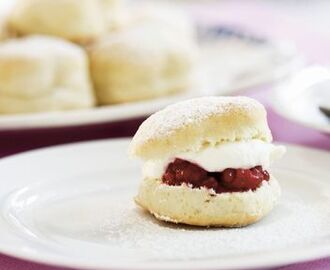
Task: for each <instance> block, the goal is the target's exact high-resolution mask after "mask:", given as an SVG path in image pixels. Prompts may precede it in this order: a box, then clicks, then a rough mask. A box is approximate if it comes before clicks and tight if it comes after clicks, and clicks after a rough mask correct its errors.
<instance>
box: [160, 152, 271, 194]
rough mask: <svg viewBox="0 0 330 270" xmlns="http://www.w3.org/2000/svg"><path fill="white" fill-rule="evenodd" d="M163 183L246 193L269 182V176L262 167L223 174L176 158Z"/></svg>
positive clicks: (227, 170)
mask: <svg viewBox="0 0 330 270" xmlns="http://www.w3.org/2000/svg"><path fill="white" fill-rule="evenodd" d="M162 180H163V183H165V184H167V185H170V186H180V185H181V184H183V183H186V184H187V185H191V186H192V187H193V188H200V187H205V188H208V189H213V190H214V191H215V192H216V193H224V192H244V191H248V190H256V189H257V188H258V187H259V186H260V185H261V183H262V181H264V180H265V181H268V180H269V174H268V172H267V171H266V170H263V169H262V167H261V166H256V167H254V168H251V169H230V168H229V169H225V170H224V171H222V172H208V171H206V170H204V169H203V168H201V167H200V166H198V165H197V164H194V163H191V162H189V161H187V160H183V159H179V158H176V159H175V160H174V161H173V162H171V163H170V164H169V165H168V166H167V169H166V171H165V173H164V175H163V177H162Z"/></svg>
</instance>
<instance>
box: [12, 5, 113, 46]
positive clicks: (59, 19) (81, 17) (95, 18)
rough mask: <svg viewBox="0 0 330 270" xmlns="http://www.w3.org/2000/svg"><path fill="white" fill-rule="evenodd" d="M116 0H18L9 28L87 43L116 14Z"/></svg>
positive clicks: (102, 29) (105, 28)
mask: <svg viewBox="0 0 330 270" xmlns="http://www.w3.org/2000/svg"><path fill="white" fill-rule="evenodd" d="M117 2H119V0H19V1H18V3H17V4H16V6H15V7H14V9H13V12H12V14H11V16H10V27H11V28H12V29H13V30H14V31H16V32H17V33H18V34H20V35H28V34H46V35H54V36H58V37H62V38H65V39H69V40H71V41H75V42H79V43H87V42H90V41H93V40H95V39H96V38H98V37H99V36H101V35H103V34H104V33H106V31H107V29H108V28H109V27H108V24H111V22H109V20H111V18H114V19H115V18H116V16H117V15H116V13H117V9H118V8H117V5H116V3H117ZM112 13H113V14H112ZM112 15H113V16H112Z"/></svg>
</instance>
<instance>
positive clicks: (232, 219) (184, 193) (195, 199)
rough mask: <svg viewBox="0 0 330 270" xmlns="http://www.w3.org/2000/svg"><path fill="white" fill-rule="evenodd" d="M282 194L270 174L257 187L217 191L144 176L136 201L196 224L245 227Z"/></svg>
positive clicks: (161, 215) (158, 213) (160, 215)
mask: <svg viewBox="0 0 330 270" xmlns="http://www.w3.org/2000/svg"><path fill="white" fill-rule="evenodd" d="M280 194H281V190H280V186H279V184H278V182H277V180H276V179H275V178H274V177H273V176H271V179H270V180H269V181H268V182H267V181H264V182H263V183H262V185H261V186H260V187H259V188H258V189H257V190H255V191H247V192H232V193H222V194H215V193H212V192H210V190H207V189H205V188H201V189H193V188H191V187H188V186H186V185H181V186H169V185H166V184H163V183H162V181H161V180H160V179H145V180H144V181H143V182H142V184H141V186H140V189H139V193H138V195H137V197H136V198H135V202H136V203H137V204H138V205H140V206H141V207H142V208H144V209H146V210H147V211H149V212H150V213H151V214H153V215H154V216H155V217H156V218H157V219H160V220H163V221H170V222H174V223H183V224H188V225H195V226H214V227H242V226H246V225H249V224H252V223H254V222H257V221H258V220H260V219H261V218H262V217H264V216H265V215H267V214H268V213H269V212H270V211H271V210H272V208H273V207H274V205H275V204H276V203H277V201H278V199H279V197H280Z"/></svg>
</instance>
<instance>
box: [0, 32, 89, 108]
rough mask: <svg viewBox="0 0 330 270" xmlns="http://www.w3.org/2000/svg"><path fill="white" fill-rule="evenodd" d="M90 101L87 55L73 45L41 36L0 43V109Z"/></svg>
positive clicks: (81, 104) (75, 105)
mask: <svg viewBox="0 0 330 270" xmlns="http://www.w3.org/2000/svg"><path fill="white" fill-rule="evenodd" d="M93 105H94V96H93V92H92V88H91V82H90V78H89V73H88V58H87V56H86V53H85V52H84V51H83V49H81V48H80V47H78V46H77V45H74V44H71V43H69V42H66V41H64V40H61V39H57V38H51V37H43V36H32V37H28V38H23V39H16V40H10V41H6V42H4V43H1V44H0V113H3V114H8V113H27V112H39V111H54V110H69V109H79V108H88V107H91V106H93Z"/></svg>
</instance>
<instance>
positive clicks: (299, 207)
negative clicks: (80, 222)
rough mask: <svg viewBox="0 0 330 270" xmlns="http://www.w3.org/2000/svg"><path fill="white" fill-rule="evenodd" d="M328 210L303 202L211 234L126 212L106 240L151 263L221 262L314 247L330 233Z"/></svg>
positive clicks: (110, 223) (109, 224)
mask: <svg viewBox="0 0 330 270" xmlns="http://www.w3.org/2000/svg"><path fill="white" fill-rule="evenodd" d="M325 207H326V206H325V205H324V208H319V206H317V207H316V206H309V205H306V204H305V203H304V202H303V201H302V200H301V201H299V200H298V201H286V202H284V203H282V204H280V205H279V206H278V208H277V209H276V210H275V211H274V212H273V213H272V214H271V215H270V216H269V217H267V218H266V219H265V220H263V221H261V222H260V223H257V224H254V225H251V226H248V227H245V228H236V229H219V228H209V229H207V228H194V227H190V226H179V225H172V224H167V223H162V222H158V221H156V220H155V219H154V218H152V217H150V216H149V215H147V214H144V213H143V212H141V211H137V210H136V209H135V210H134V207H131V208H130V207H128V208H127V207H125V206H122V207H119V208H116V209H114V212H113V218H112V219H111V220H107V221H104V223H103V224H102V225H101V231H102V232H101V235H105V236H106V238H107V239H106V241H107V243H110V244H111V245H114V246H117V247H118V248H124V249H136V250H137V251H139V252H142V254H144V255H145V256H147V257H148V258H149V259H156V260H158V259H167V260H168V259H170V260H173V259H179V260H187V259H198V258H213V257H214V258H216V257H217V258H219V257H223V256H231V255H240V254H244V253H251V252H267V251H270V250H274V249H280V248H288V247H290V246H293V245H299V244H301V243H304V244H306V243H312V242H313V241H314V240H315V239H317V238H318V237H319V238H321V237H323V236H325V235H326V232H327V233H328V232H329V231H328V230H327V228H328V224H329V221H330V218H329V215H328V216H327V215H326V213H328V214H329V210H326V209H325ZM306 221H308V222H306ZM301 224H304V226H301ZM98 233H100V232H98Z"/></svg>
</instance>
